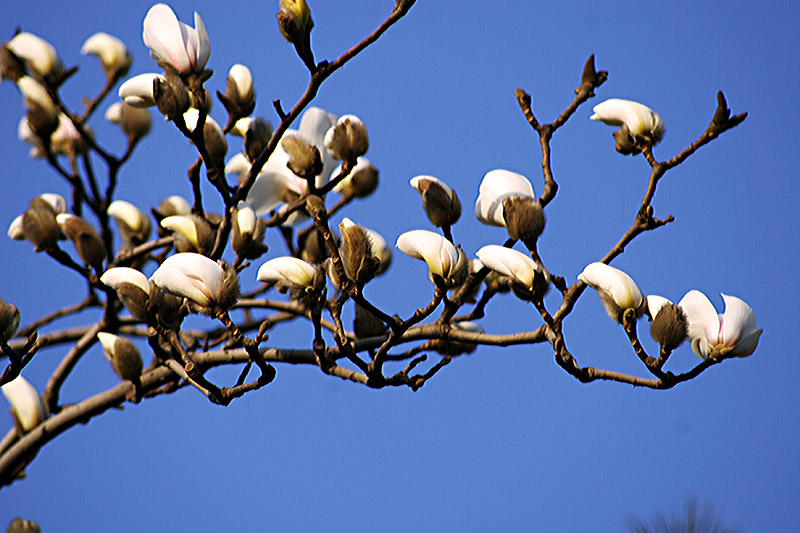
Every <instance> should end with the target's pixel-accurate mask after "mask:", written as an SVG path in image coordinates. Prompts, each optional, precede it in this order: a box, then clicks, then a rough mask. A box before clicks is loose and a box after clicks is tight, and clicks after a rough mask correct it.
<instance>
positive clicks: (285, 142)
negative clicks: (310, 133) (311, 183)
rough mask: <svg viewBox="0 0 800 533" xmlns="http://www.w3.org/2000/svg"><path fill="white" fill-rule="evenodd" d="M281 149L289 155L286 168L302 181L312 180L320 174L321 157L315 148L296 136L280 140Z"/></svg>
mask: <svg viewBox="0 0 800 533" xmlns="http://www.w3.org/2000/svg"><path fill="white" fill-rule="evenodd" d="M281 148H283V149H284V151H286V153H287V154H288V155H289V161H287V162H286V166H287V167H289V170H291V171H292V172H294V173H295V174H297V175H298V176H300V177H301V178H304V179H313V178H314V177H316V176H319V174H320V173H321V172H322V156H321V155H320V153H319V149H317V147H316V146H314V145H311V144H309V143H308V142H306V141H305V140H304V139H303V138H302V137H300V136H298V135H289V136H286V137H284V138H283V139H281Z"/></svg>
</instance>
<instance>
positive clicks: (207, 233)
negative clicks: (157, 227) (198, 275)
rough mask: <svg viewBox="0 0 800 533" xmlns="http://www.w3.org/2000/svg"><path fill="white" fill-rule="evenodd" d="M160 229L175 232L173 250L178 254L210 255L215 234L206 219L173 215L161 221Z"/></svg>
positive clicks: (195, 216)
mask: <svg viewBox="0 0 800 533" xmlns="http://www.w3.org/2000/svg"><path fill="white" fill-rule="evenodd" d="M161 227H162V228H164V229H168V230H170V231H173V232H175V248H177V250H178V251H179V252H197V253H199V254H203V255H205V254H207V253H210V252H211V250H213V248H214V242H215V240H216V232H215V231H214V230H213V229H212V228H211V225H210V224H209V223H208V222H207V221H206V219H204V218H202V217H200V216H197V215H175V216H171V217H167V218H165V219H163V220H162V221H161Z"/></svg>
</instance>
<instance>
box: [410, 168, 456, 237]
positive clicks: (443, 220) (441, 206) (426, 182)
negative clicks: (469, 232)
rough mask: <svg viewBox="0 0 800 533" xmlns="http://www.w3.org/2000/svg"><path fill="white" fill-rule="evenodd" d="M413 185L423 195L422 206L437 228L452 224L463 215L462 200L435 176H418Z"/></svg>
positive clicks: (413, 179)
mask: <svg viewBox="0 0 800 533" xmlns="http://www.w3.org/2000/svg"><path fill="white" fill-rule="evenodd" d="M410 183H411V186H412V187H414V188H415V189H416V190H417V192H419V194H420V195H421V196H422V208H423V209H425V214H426V215H428V220H430V221H431V224H433V225H434V226H436V227H437V228H441V227H442V226H452V225H453V224H455V223H456V222H458V219H459V218H460V217H461V201H460V200H459V199H458V195H457V194H456V192H455V191H454V190H453V189H451V188H450V187H448V186H447V184H446V183H444V182H443V181H442V180H440V179H438V178H434V177H433V176H417V177H415V178H412V179H411V182H410Z"/></svg>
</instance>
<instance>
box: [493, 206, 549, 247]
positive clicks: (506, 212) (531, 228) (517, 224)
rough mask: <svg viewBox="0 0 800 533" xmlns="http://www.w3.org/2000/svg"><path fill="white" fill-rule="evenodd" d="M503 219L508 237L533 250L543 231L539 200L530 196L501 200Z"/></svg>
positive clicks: (542, 216)
mask: <svg viewBox="0 0 800 533" xmlns="http://www.w3.org/2000/svg"><path fill="white" fill-rule="evenodd" d="M503 219H504V220H505V222H506V229H507V230H508V236H509V237H510V238H512V239H514V240H520V241H522V242H523V243H524V244H525V246H527V247H528V249H534V248H535V246H536V241H537V240H538V239H539V235H541V234H542V231H544V223H545V220H544V211H543V210H542V205H541V204H540V203H539V200H537V199H536V198H534V197H532V196H510V197H508V198H506V199H504V200H503Z"/></svg>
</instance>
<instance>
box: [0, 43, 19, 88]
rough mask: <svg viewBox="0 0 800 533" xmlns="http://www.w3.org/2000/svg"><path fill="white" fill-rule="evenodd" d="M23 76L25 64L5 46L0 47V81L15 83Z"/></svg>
mask: <svg viewBox="0 0 800 533" xmlns="http://www.w3.org/2000/svg"><path fill="white" fill-rule="evenodd" d="M24 75H25V63H24V62H23V61H22V60H21V59H20V58H18V57H17V56H15V55H14V54H13V53H12V52H11V50H9V49H8V48H6V46H5V45H3V46H0V80H11V81H13V82H15V83H16V82H17V80H19V79H20V78H21V77H22V76H24Z"/></svg>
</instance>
